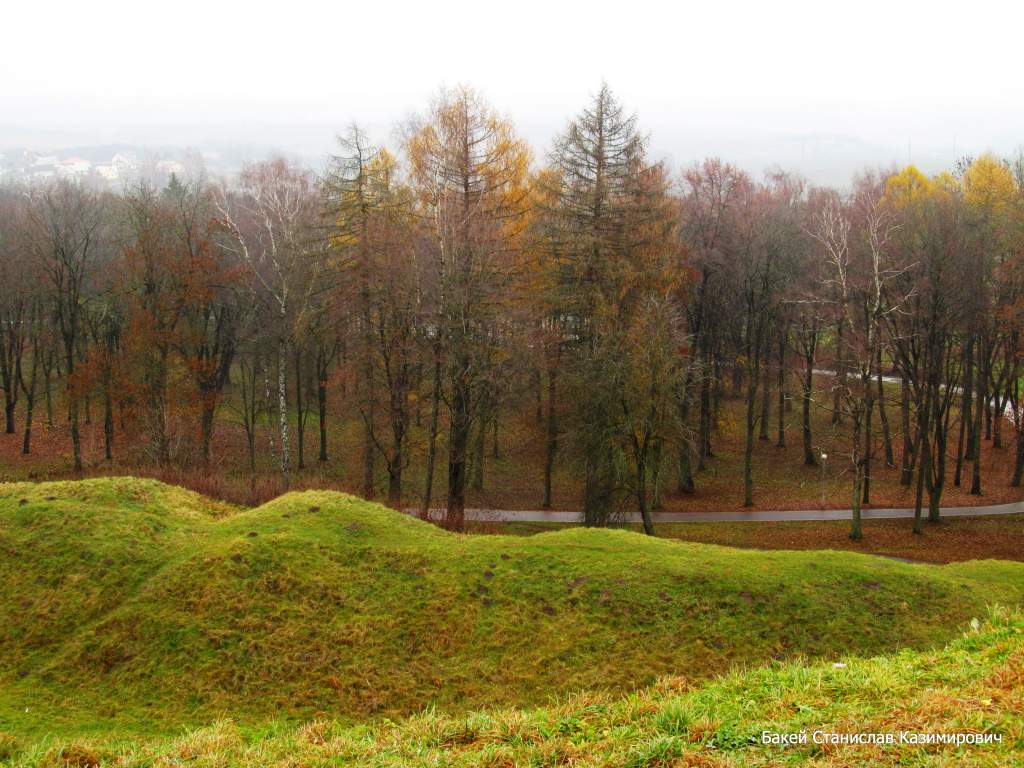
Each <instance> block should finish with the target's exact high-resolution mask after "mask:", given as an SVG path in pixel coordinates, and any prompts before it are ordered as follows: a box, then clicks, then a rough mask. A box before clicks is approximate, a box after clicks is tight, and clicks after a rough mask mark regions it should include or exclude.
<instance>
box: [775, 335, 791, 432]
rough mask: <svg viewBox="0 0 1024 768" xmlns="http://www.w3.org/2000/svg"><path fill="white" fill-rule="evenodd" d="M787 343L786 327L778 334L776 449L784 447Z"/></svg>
mask: <svg viewBox="0 0 1024 768" xmlns="http://www.w3.org/2000/svg"><path fill="white" fill-rule="evenodd" d="M788 343H789V328H788V326H787V327H786V328H785V329H784V330H783V331H782V333H781V334H779V370H778V381H777V382H776V386H777V387H778V390H779V402H778V408H779V413H778V417H779V418H778V425H777V426H778V436H777V437H776V440H775V446H776V447H777V448H785V447H786V403H787V402H788V401H787V398H786V346H787V344H788Z"/></svg>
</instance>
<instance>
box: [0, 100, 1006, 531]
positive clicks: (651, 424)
mask: <svg viewBox="0 0 1024 768" xmlns="http://www.w3.org/2000/svg"><path fill="white" fill-rule="evenodd" d="M396 135H399V136H400V139H399V140H397V141H396V142H395V146H394V147H391V148H385V147H382V146H375V145H374V144H373V143H371V141H370V140H369V138H368V137H367V135H366V134H365V133H364V132H363V131H362V130H361V129H360V128H358V127H352V128H350V129H349V130H348V131H347V132H346V133H344V134H343V135H342V136H341V137H340V139H339V149H338V154H337V156H335V157H333V158H332V160H331V162H330V164H329V167H328V169H327V171H326V172H325V173H324V174H322V175H316V174H314V173H313V172H311V171H310V170H308V169H306V168H303V167H299V166H298V165H296V164H294V163H292V162H290V161H288V160H286V159H282V158H273V159H269V160H267V161H265V162H258V163H254V164H251V165H249V166H247V167H246V168H245V169H244V170H243V171H242V172H241V173H240V174H239V176H238V177H237V178H236V179H233V180H231V182H230V183H227V182H219V181H212V180H208V179H205V178H195V179H187V180H186V179H178V178H172V180H171V182H170V183H169V184H168V185H167V186H166V188H163V189H156V188H153V187H151V186H148V185H146V184H139V185H136V186H133V187H131V188H129V189H126V190H125V191H124V192H122V193H119V194H113V193H110V192H107V191H102V190H96V189H92V188H90V187H89V186H87V185H84V184H81V183H75V182H72V181H67V180H55V181H52V182H47V183H40V184H37V185H33V186H30V187H20V186H11V185H8V186H6V187H3V188H0V342H2V343H0V379H2V381H0V383H2V390H3V395H4V406H5V420H6V431H7V432H8V433H14V432H15V431H16V429H17V430H19V431H20V432H21V433H22V434H23V450H24V452H25V453H29V452H31V451H32V434H33V428H34V426H35V425H38V424H39V423H40V422H44V423H47V424H49V425H53V424H54V422H55V421H60V420H64V421H66V423H67V424H68V429H69V430H70V436H71V442H72V446H73V452H72V456H71V457H70V461H71V462H73V467H74V469H75V470H81V469H82V465H83V459H82V446H81V435H80V422H81V420H82V418H83V416H82V410H83V408H90V409H96V411H97V418H99V419H102V424H103V434H104V450H105V455H106V457H107V458H108V459H110V458H112V457H113V456H114V455H115V452H116V451H117V450H118V433H119V430H121V429H123V428H124V425H125V423H126V422H130V423H132V424H135V425H136V427H137V428H138V429H140V430H142V431H144V432H145V434H147V435H148V436H149V442H148V444H149V449H148V451H149V456H150V458H151V460H152V461H153V462H154V463H155V464H158V465H171V464H175V463H194V462H205V463H209V462H212V461H215V460H216V456H214V455H212V454H213V453H214V451H215V443H214V441H213V436H214V433H215V431H216V430H217V429H218V423H219V421H218V413H219V411H221V410H222V409H223V408H225V407H226V406H227V405H228V404H229V403H230V407H231V408H232V410H233V413H234V414H235V418H237V420H238V421H239V422H240V423H241V425H242V427H243V428H244V434H245V437H246V441H247V454H248V460H249V463H250V467H251V469H252V471H253V472H255V471H256V467H257V460H258V459H257V457H258V456H261V455H262V456H265V455H267V454H268V453H269V455H270V456H272V457H273V461H274V464H275V466H276V468H277V470H278V471H279V472H280V473H281V475H282V476H283V477H284V478H285V480H286V481H287V478H288V477H289V475H290V473H292V472H294V471H295V469H297V468H301V467H303V466H304V465H305V464H306V463H308V462H310V461H319V462H327V461H331V460H342V461H358V462H361V467H362V473H361V474H362V476H363V478H364V479H363V483H362V487H361V489H360V490H361V492H362V493H363V495H365V496H367V497H370V498H372V497H374V496H375V495H376V493H378V492H379V491H383V492H384V493H386V496H387V499H388V500H389V502H390V503H392V504H395V505H397V504H400V503H401V501H402V498H403V496H405V497H409V496H410V495H414V496H415V497H416V498H418V499H419V506H420V509H421V511H422V512H424V513H426V512H427V511H428V510H429V509H430V508H431V506H432V505H433V504H440V505H442V506H443V507H444V508H445V509H446V513H445V518H444V519H445V523H446V525H448V526H449V527H451V528H453V529H456V530H460V529H462V528H463V525H464V510H465V499H466V493H467V489H468V488H470V487H472V486H473V484H475V483H482V478H481V477H480V476H478V475H479V473H482V471H483V461H482V456H483V452H484V451H485V450H487V449H486V442H487V438H488V430H490V429H497V424H498V422H499V419H501V418H505V417H506V416H507V414H509V413H510V412H511V411H512V410H513V409H519V410H520V411H523V410H526V411H529V412H530V417H531V418H536V419H538V420H539V422H540V423H541V424H542V425H543V426H542V429H543V431H544V433H545V435H546V440H545V461H544V473H543V474H544V476H543V477H540V478H538V487H541V485H542V487H543V502H544V504H545V505H550V504H551V499H552V482H553V480H552V476H553V471H554V468H555V466H556V463H557V462H566V463H572V465H573V466H574V467H575V468H576V469H577V471H578V472H579V476H580V477H582V478H583V486H584V493H583V500H584V505H583V506H584V510H583V517H584V521H585V523H586V524H588V525H604V524H607V523H609V522H612V521H614V520H615V519H616V518H617V517H618V516H619V515H620V514H621V512H622V510H623V509H626V508H630V507H631V508H636V509H638V510H639V511H640V513H641V514H642V517H643V520H644V527H645V529H646V530H647V531H648V532H652V530H653V528H652V524H651V509H652V507H656V506H657V505H658V503H659V497H660V494H661V493H662V489H663V488H664V487H665V485H666V484H667V483H669V482H671V483H672V484H673V488H674V489H677V490H678V491H679V492H682V493H686V492H692V491H693V489H694V488H695V487H696V486H697V485H698V484H699V483H700V471H701V470H702V469H703V468H704V467H705V465H706V463H707V461H708V460H709V458H710V457H711V456H712V455H713V451H714V443H715V440H716V425H717V424H718V422H719V418H720V413H721V407H722V400H723V398H724V397H725V396H726V394H727V393H738V394H739V395H740V396H741V397H742V398H743V403H744V409H743V413H744V425H743V426H744V429H745V444H744V459H743V460H744V478H745V482H744V488H743V489H742V493H743V496H744V501H745V503H746V504H747V505H750V504H753V503H754V501H755V496H756V491H757V489H756V488H755V487H754V482H753V472H752V467H753V463H754V461H755V451H754V447H755V444H756V441H757V440H759V439H760V440H771V441H774V442H775V443H776V444H779V445H784V444H785V443H786V441H788V440H793V441H795V442H796V443H797V444H802V447H803V451H802V453H803V460H804V462H805V463H806V464H808V465H814V464H816V462H818V461H819V455H818V453H819V452H818V449H817V448H816V445H817V443H816V441H815V436H814V434H813V430H812V419H811V414H812V410H813V409H816V408H817V409H827V410H828V411H830V413H831V420H832V423H833V425H834V428H835V429H842V430H844V431H845V432H846V434H847V435H848V445H849V446H850V450H849V453H848V455H847V456H844V457H843V458H842V461H843V462H845V464H846V465H847V469H848V471H849V477H850V482H851V487H850V497H849V498H850V500H851V504H852V506H853V508H854V513H853V521H852V530H851V535H852V536H853V537H855V538H856V537H859V536H860V535H861V530H860V505H861V504H862V503H868V502H870V498H871V476H872V467H873V466H877V465H878V464H879V463H883V462H884V463H885V464H886V465H888V466H898V467H900V468H901V482H903V483H904V484H905V485H907V486H910V487H911V488H912V489H913V492H914V495H915V498H916V507H917V516H916V518H915V530H920V529H921V526H922V524H923V521H924V519H925V518H929V517H930V518H931V519H932V520H937V519H938V515H939V505H940V501H941V498H942V494H943V489H944V488H945V487H946V486H947V485H948V484H949V483H950V482H952V483H955V484H958V485H959V484H961V483H963V484H969V485H970V488H971V492H972V493H976V494H981V492H982V483H983V481H984V482H998V483H1006V482H1009V483H1012V484H1013V485H1019V484H1020V482H1021V477H1022V471H1024V434H1022V426H1021V419H1020V418H1019V414H1020V413H1021V405H1020V401H1019V398H1020V378H1021V352H1022V345H1021V337H1020V330H1021V321H1022V309H1024V303H1022V296H1024V293H1022V288H1024V286H1022V284H1021V281H1022V279H1024V272H1022V270H1021V269H1020V254H1021V246H1022V243H1024V163H1022V162H1020V161H1019V160H1013V159H1009V160H1008V159H1002V158H997V157H994V156H989V155H986V156H982V157H978V158H976V159H965V160H963V161H961V162H960V163H958V165H957V167H956V168H954V169H952V170H951V171H950V172H944V173H941V174H939V175H937V176H935V177H931V178H929V177H927V176H925V175H923V174H922V173H921V172H919V171H918V170H917V169H915V168H914V167H912V166H908V167H905V168H903V169H894V170H891V171H874V172H866V173H864V174H862V175H860V176H858V177H857V178H856V179H854V180H853V182H852V184H851V186H850V188H849V189H848V190H843V191H840V190H835V189H826V188H818V187H812V186H810V185H808V184H807V183H806V182H805V181H804V180H803V179H801V178H800V177H798V176H796V175H794V174H791V173H785V172H782V171H778V172H773V173H769V174H767V175H766V177H765V178H764V179H763V180H760V181H759V180H756V179H753V178H751V177H750V176H749V175H748V174H747V173H745V172H743V171H742V170H740V169H738V168H736V167H734V166H732V165H729V164H727V163H725V162H722V161H720V160H717V159H710V160H706V161H704V162H700V163H697V164H694V165H692V166H690V167H687V168H685V169H682V170H681V171H680V170H678V169H671V168H669V167H667V166H666V165H665V164H664V163H658V162H653V161H652V160H651V159H650V158H649V156H648V151H647V139H646V136H645V135H644V134H643V133H642V131H641V129H640V127H639V125H638V123H637V118H636V117H635V116H634V115H631V114H629V113H628V112H626V111H625V110H624V108H623V107H622V105H621V104H620V103H619V102H618V101H617V100H616V98H615V97H614V96H613V94H612V93H611V92H610V91H609V90H608V88H607V87H602V88H601V89H600V90H599V91H598V92H597V94H596V95H595V96H594V97H593V98H592V100H591V101H590V102H589V103H588V104H587V105H586V107H585V108H584V109H583V110H582V111H580V112H579V114H578V115H576V116H575V117H573V118H572V119H570V120H569V121H568V123H567V127H566V128H565V130H564V132H562V134H561V135H559V136H558V137H557V138H556V139H555V141H554V142H553V145H552V146H551V147H550V149H549V150H548V152H547V153H546V154H545V155H544V156H543V157H536V156H534V155H533V154H532V153H531V150H530V149H529V147H528V146H527V144H526V143H525V142H524V141H523V140H522V139H521V138H520V137H519V136H518V135H517V133H516V129H515V126H514V125H513V124H512V123H511V122H510V121H509V120H508V119H507V118H505V117H504V116H502V115H501V114H500V113H499V112H498V111H496V110H495V109H494V107H492V106H491V105H490V104H489V103H488V102H487V101H486V100H485V99H484V98H483V97H482V96H481V95H480V94H479V93H477V92H475V91H473V90H472V89H469V88H464V87H460V88H455V89H450V90H443V91H441V92H440V93H439V95H438V96H437V98H436V99H435V100H434V101H433V102H432V103H431V105H430V106H429V109H428V110H427V111H426V112H425V114H424V115H422V116H421V117H418V118H414V119H411V120H410V121H408V122H407V123H406V124H404V125H402V126H401V127H400V130H398V131H396ZM340 368H344V369H345V370H346V372H347V375H346V376H345V377H344V379H343V380H342V381H343V382H344V383H343V386H344V387H345V390H344V392H343V393H341V395H340V396H341V397H343V398H344V399H345V400H346V402H350V403H352V404H353V405H354V407H355V408H356V410H357V412H358V414H359V419H360V421H361V425H360V428H361V432H362V435H363V438H364V439H363V446H362V450H361V452H360V454H361V455H358V456H345V457H331V456H329V455H328V440H327V425H328V424H329V421H330V419H331V417H332V415H331V413H329V408H328V404H329V397H328V387H330V386H335V385H336V384H332V382H337V381H338V379H337V378H336V377H334V373H335V372H336V371H337V370H339V369H340ZM821 378H826V379H827V380H828V382H829V385H828V392H829V396H828V401H827V402H823V401H822V400H821V397H820V387H818V388H816V380H817V379H821ZM776 398H777V400H776ZM887 399H898V401H899V402H898V407H895V408H888V409H887V407H886V400H887ZM773 400H774V402H772V401H773ZM789 402H792V403H793V404H795V406H796V409H797V411H798V413H799V416H800V425H801V426H800V428H799V430H798V431H796V434H793V435H790V434H787V423H788V422H787V419H786V418H784V413H785V411H786V410H787V403H789ZM893 405H895V403H894V404H893ZM772 408H774V411H775V414H776V416H777V418H776V420H774V421H773V420H772V419H771V418H769V414H770V413H771V409H772ZM19 410H20V412H21V414H22V418H21V424H20V425H19V424H17V423H16V421H17V414H18V412H19ZM534 412H535V413H534ZM891 413H898V414H899V423H891V422H895V421H896V419H893V418H891V416H890V414H891ZM314 417H315V418H314ZM415 419H420V420H422V424H423V428H424V429H425V430H426V434H427V445H426V450H425V452H424V461H425V464H426V466H425V467H424V471H423V472H422V473H419V474H418V475H417V477H420V476H421V477H422V478H423V482H422V487H418V488H410V487H409V479H408V478H409V473H407V472H406V470H407V469H408V467H409V463H410V461H411V456H412V452H411V451H410V449H409V445H408V442H409V433H410V429H411V425H412V422H413V420H415ZM176 420H178V421H180V420H184V421H185V423H187V424H189V425H192V426H191V427H190V429H188V430H187V431H186V433H185V435H184V436H182V435H181V433H180V430H177V429H175V428H174V427H173V424H174V423H175V422H176ZM314 425H315V426H316V434H311V433H312V432H313V426H314ZM1004 429H1006V430H1012V431H1013V434H1012V435H1004V434H1003V431H1004ZM983 434H985V435H986V436H987V437H989V438H990V439H991V440H992V441H993V442H994V444H995V445H1001V444H1002V442H1003V441H1004V440H1005V441H1009V440H1011V439H1012V440H1015V446H1016V462H1015V470H1014V472H1013V476H1012V477H1008V478H1003V477H999V478H983V477H982V471H981V470H982V467H981V461H980V455H981V441H982V436H983ZM444 464H446V465H447V472H444V471H443V465H444ZM381 466H383V468H384V469H385V470H386V477H387V487H386V489H379V488H376V487H375V479H376V477H377V475H378V469H379V467H381ZM435 467H438V468H440V469H442V471H441V473H440V475H441V477H442V478H444V479H445V482H444V487H436V488H435V487H434V478H435V476H436V475H437V474H438V473H437V472H435Z"/></svg>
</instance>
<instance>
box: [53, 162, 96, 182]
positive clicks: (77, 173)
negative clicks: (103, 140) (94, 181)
mask: <svg viewBox="0 0 1024 768" xmlns="http://www.w3.org/2000/svg"><path fill="white" fill-rule="evenodd" d="M91 170H92V163H91V162H89V161H88V160H85V159H83V158H81V157H69V158H68V159H67V160H61V161H60V162H59V163H58V164H57V173H59V174H60V175H61V176H73V177H77V178H81V177H82V176H88V175H89V171H91Z"/></svg>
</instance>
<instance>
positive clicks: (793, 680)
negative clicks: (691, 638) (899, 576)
mask: <svg viewBox="0 0 1024 768" xmlns="http://www.w3.org/2000/svg"><path fill="white" fill-rule="evenodd" d="M766 732H768V733H783V734H792V735H798V734H801V733H802V734H805V736H806V743H803V744H796V745H793V746H778V745H772V744H765V743H764V738H763V735H764V733H766ZM816 734H819V735H817V736H816ZM820 734H881V735H883V736H884V735H886V734H888V735H891V736H892V737H893V739H894V741H895V743H894V744H892V745H886V744H873V743H870V742H868V743H863V744H846V745H844V744H839V745H835V744H827V743H822V744H816V743H815V741H816V740H820V739H821V738H822V737H821V735H820ZM901 734H906V735H907V737H908V738H913V737H915V736H918V735H922V734H923V735H926V736H927V735H940V736H955V735H958V734H959V735H961V738H963V737H964V735H966V734H973V735H974V737H975V738H981V739H990V741H988V742H987V743H986V742H984V741H982V743H981V744H960V745H957V744H955V743H953V744H950V743H945V744H943V743H933V744H926V745H921V744H914V743H911V742H903V741H902V738H901ZM0 750H2V752H0V760H3V759H5V758H6V759H7V761H8V763H7V764H8V765H10V766H12V768H15V767H16V768H51V767H54V766H67V765H76V766H85V765H90V766H101V765H102V766H119V768H149V767H150V766H180V765H189V766H196V767H197V768H214V767H220V766H229V765H230V766H240V767H246V768H248V767H251V768H257V767H258V768H271V767H280V768H284V767H285V766H288V767H289V768H290V767H292V766H299V765H301V766H310V767H314V766H365V767H371V766H374V767H377V768H385V767H386V768H417V766H419V767H421V768H427V767H428V766H429V767H431V768H433V767H434V766H441V765H443V766H450V767H451V768H470V767H471V766H475V767H477V768H485V767H486V768H492V767H493V766H556V765H572V766H578V767H579V768H587V767H588V766H592V767H595V768H596V767H597V766H602V767H604V768H611V767H612V766H616V767H626V768H660V767H664V766H700V767H701V768H716V767H719V766H721V767H722V768H726V767H729V766H731V767H735V766H778V765H800V766H804V765H806V766H822V767H824V766H831V767H834V768H839V767H840V766H850V765H858V766H861V765H872V766H904V767H907V766H953V765H958V766H960V765H963V766H967V765H970V766H974V767H975V768H996V767H999V768H1002V767H1004V766H1010V765H1020V764H1021V763H1022V761H1024V614H1021V613H1020V612H1019V611H1008V610H995V611H993V612H992V613H991V614H990V616H989V619H988V620H987V621H984V622H979V621H974V622H972V623H971V625H970V627H969V628H968V629H967V631H966V632H964V633H963V634H962V635H960V636H958V637H956V638H955V639H953V640H952V641H951V642H950V643H949V644H948V645H946V646H945V647H943V648H939V649H933V650H929V651H913V650H903V651H901V652H899V653H894V654H888V655H883V656H877V657H873V658H859V657H856V656H844V657H842V661H841V662H820V661H818V662H808V661H805V660H795V661H787V662H776V663H771V664H768V665H763V666H758V667H752V668H749V669H743V670H735V671H733V672H731V673H729V674H727V675H724V676H722V677H720V678H718V679H716V680H713V681H711V682H708V683H694V682H693V681H692V680H690V679H687V678H684V677H668V678H663V679H661V680H660V681H658V683H657V684H655V685H653V686H651V687H648V688H644V689H642V690H639V691H636V692H632V693H630V694H627V695H624V696H614V695H610V694H607V693H605V694H601V693H584V694H578V695H574V696H568V697H562V698H560V699H559V700H558V701H556V702H553V703H550V704H548V705H546V706H542V707H531V708H527V709H491V710H488V711H480V712H474V713H470V714H459V715H449V714H444V713H442V712H439V711H436V710H428V711H426V712H423V713H420V714H417V715H415V716H413V717H410V718H408V719H405V720H401V721H399V722H390V721H383V722H378V723H374V724H370V725H357V726H351V725H346V724H343V723H338V722H336V721H331V720H325V719H317V720H313V721H310V722H306V723H303V724H301V725H292V724H287V723H283V722H281V721H277V722H273V723H270V724H266V725H264V726H262V727H258V728H252V727H246V726H243V725H239V724H238V723H237V722H234V721H232V720H222V721H219V722H217V723H215V724H213V725H209V726H206V727H204V728H201V729H197V730H194V731H191V732H187V733H185V734H181V735H177V736H173V737H169V738H162V739H161V738H156V739H144V740H132V739H124V738H113V739H111V738H92V739H89V738H85V739H82V738H80V739H77V740H76V739H66V738H51V739H43V740H39V741H32V740H19V739H17V738H14V737H7V738H6V739H0Z"/></svg>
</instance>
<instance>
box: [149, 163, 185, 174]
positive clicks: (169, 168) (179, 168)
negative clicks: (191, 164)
mask: <svg viewBox="0 0 1024 768" xmlns="http://www.w3.org/2000/svg"><path fill="white" fill-rule="evenodd" d="M156 169H157V171H159V172H160V173H166V174H167V175H168V176H170V175H171V174H172V173H173V174H175V175H176V176H179V177H180V176H184V175H185V165H184V163H180V162H178V161H177V160H161V161H159V162H158V163H157V164H156Z"/></svg>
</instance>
